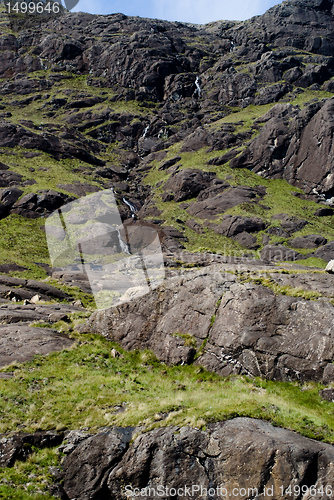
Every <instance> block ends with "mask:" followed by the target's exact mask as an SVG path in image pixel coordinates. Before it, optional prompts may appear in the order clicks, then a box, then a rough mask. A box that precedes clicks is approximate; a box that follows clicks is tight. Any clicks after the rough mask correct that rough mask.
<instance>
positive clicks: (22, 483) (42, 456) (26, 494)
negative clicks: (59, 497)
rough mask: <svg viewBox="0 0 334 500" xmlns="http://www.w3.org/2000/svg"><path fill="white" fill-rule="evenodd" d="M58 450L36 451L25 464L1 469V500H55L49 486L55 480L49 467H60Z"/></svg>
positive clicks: (17, 462) (21, 463)
mask: <svg viewBox="0 0 334 500" xmlns="http://www.w3.org/2000/svg"><path fill="white" fill-rule="evenodd" d="M59 462H60V456H59V453H58V452H57V449H56V448H48V449H43V450H36V451H35V452H34V453H32V454H31V455H30V456H29V457H28V458H27V460H26V461H25V462H20V461H16V462H15V464H14V466H13V467H7V468H1V469H0V498H6V500H53V499H55V497H54V496H52V495H50V494H49V493H48V486H49V485H50V484H52V482H53V478H52V476H51V474H50V472H49V467H57V466H59V465H60V463H59Z"/></svg>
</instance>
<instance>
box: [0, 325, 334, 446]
mask: <svg viewBox="0 0 334 500" xmlns="http://www.w3.org/2000/svg"><path fill="white" fill-rule="evenodd" d="M58 326H59V327H60V326H61V325H58ZM66 328H68V326H64V329H66ZM175 334H177V332H175ZM72 336H73V337H74V339H75V341H76V342H75V345H74V347H72V348H71V349H69V350H65V351H62V352H58V353H53V354H50V355H48V356H36V357H35V358H34V360H33V361H31V362H29V363H25V364H16V363H15V364H12V365H11V366H9V367H7V368H5V369H3V370H2V371H11V372H13V373H14V377H13V378H11V379H0V393H1V400H0V412H1V414H2V419H1V423H0V432H13V430H14V429H15V431H16V432H17V430H21V431H29V432H32V431H36V430H39V429H44V430H47V429H56V430H58V431H60V430H65V429H78V428H83V427H85V428H86V427H87V428H88V429H89V430H90V431H92V432H96V431H97V430H98V429H99V428H100V427H104V426H114V425H116V426H144V427H145V429H146V430H150V429H152V428H155V427H157V426H166V425H191V426H195V427H199V428H202V429H204V428H205V426H206V424H207V423H209V422H213V421H220V420H226V419H229V418H232V417H235V416H249V417H254V418H260V419H264V420H268V421H270V422H272V423H273V424H274V425H278V426H282V427H285V428H288V429H292V430H295V431H297V432H299V433H301V434H302V435H304V436H308V437H311V438H314V439H319V440H324V441H327V442H329V443H334V430H333V429H334V416H333V412H332V408H333V403H330V402H327V401H324V400H322V399H321V398H320V397H319V394H318V391H319V389H320V388H321V386H320V385H318V384H315V383H310V384H307V385H304V386H303V385H300V384H298V383H283V382H272V381H264V380H261V379H258V378H256V379H250V378H248V377H245V376H230V377H227V378H222V377H220V376H218V375H216V374H213V373H210V372H208V371H206V370H204V369H203V368H201V367H200V366H195V365H189V366H172V367H170V366H167V365H165V364H164V363H161V362H159V361H158V360H157V358H156V357H155V356H154V355H153V354H152V353H151V352H149V351H142V352H140V351H133V352H126V351H124V350H123V349H121V348H120V347H119V346H117V345H115V344H113V343H110V342H109V341H107V340H106V339H104V338H103V337H100V336H96V335H79V334H76V333H72ZM113 347H115V348H116V349H117V350H118V351H119V352H120V353H121V357H119V358H114V357H113V356H112V354H111V349H112V348H113ZM197 362H199V363H200V358H199V359H198V360H197Z"/></svg>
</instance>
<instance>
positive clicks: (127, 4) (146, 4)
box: [72, 0, 280, 24]
mask: <svg viewBox="0 0 334 500" xmlns="http://www.w3.org/2000/svg"><path fill="white" fill-rule="evenodd" d="M278 3H280V1H279V0H276V1H275V0H111V1H110V0H79V3H78V4H77V6H76V7H75V8H73V9H72V12H78V11H82V12H90V13H92V14H113V13H118V12H121V13H122V14H125V15H127V16H140V17H149V18H153V19H156V18H157V19H164V20H168V21H181V22H188V23H198V24H204V23H208V22H210V21H218V20H230V19H232V20H236V21H239V20H240V21H241V20H245V19H249V18H250V17H252V16H256V15H259V14H263V13H264V12H265V11H266V10H268V9H269V8H270V7H272V6H273V5H275V4H278Z"/></svg>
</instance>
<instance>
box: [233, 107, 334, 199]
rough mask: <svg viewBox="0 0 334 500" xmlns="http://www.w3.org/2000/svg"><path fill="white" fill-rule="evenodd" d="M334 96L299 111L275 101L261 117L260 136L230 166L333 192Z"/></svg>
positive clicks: (304, 187) (308, 190)
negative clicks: (262, 122) (272, 106)
mask: <svg viewBox="0 0 334 500" xmlns="http://www.w3.org/2000/svg"><path fill="white" fill-rule="evenodd" d="M333 112H334V100H332V99H329V100H326V101H325V102H322V103H317V104H310V105H309V106H307V107H306V108H305V109H303V110H302V111H298V109H297V108H294V107H292V106H291V105H290V104H286V105H285V109H284V105H281V104H277V105H276V106H275V107H274V108H272V110H271V111H270V112H269V113H268V114H267V115H265V116H264V117H262V118H261V121H262V120H263V121H264V125H263V128H262V129H261V131H260V134H259V136H258V137H257V138H256V139H254V141H252V142H251V144H250V145H249V147H248V148H247V149H246V150H245V151H244V152H243V153H242V154H241V155H240V156H239V157H237V158H234V159H233V160H232V161H231V165H232V166H233V167H247V168H251V169H252V170H253V171H254V172H257V173H259V174H260V175H262V176H263V177H270V178H274V179H275V178H276V179H277V178H283V179H286V180H287V181H288V182H289V183H290V184H293V185H295V186H297V187H300V188H301V189H303V190H304V191H305V192H306V193H311V192H314V190H316V191H317V192H319V193H323V194H326V195H328V196H331V195H332V190H333V189H334V173H333V154H334V152H333V143H332V134H333V129H334V118H333V116H334V113H333Z"/></svg>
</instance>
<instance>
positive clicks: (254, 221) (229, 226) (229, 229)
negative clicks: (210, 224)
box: [214, 215, 265, 237]
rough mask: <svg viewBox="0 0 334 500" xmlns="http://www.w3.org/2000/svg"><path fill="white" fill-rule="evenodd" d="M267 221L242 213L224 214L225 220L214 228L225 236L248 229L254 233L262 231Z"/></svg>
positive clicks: (234, 234)
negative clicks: (242, 214)
mask: <svg viewBox="0 0 334 500" xmlns="http://www.w3.org/2000/svg"><path fill="white" fill-rule="evenodd" d="M264 228H265V223H264V222H263V220H262V219H260V218H259V217H243V216H241V215H224V217H223V220H222V222H221V223H220V224H218V225H217V226H216V227H215V228H214V230H215V232H216V233H219V234H223V235H224V236H229V237H232V236H236V235H237V234H239V233H242V232H244V231H247V232H248V233H253V232H257V231H262V230H263V229H264Z"/></svg>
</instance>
